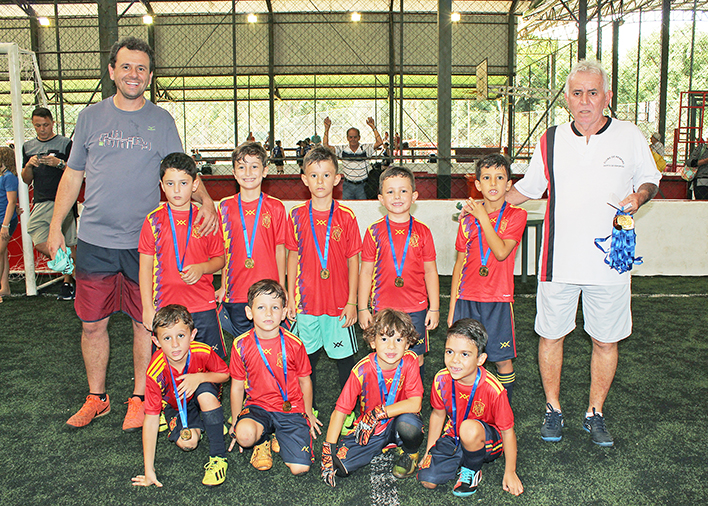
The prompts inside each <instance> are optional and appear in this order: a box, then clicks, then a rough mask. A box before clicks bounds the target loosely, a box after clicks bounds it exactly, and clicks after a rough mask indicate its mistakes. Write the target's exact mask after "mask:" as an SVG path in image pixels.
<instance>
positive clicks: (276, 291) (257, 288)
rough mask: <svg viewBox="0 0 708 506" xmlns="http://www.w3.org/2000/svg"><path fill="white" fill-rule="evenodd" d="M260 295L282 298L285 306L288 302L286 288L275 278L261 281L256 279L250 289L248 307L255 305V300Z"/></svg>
mask: <svg viewBox="0 0 708 506" xmlns="http://www.w3.org/2000/svg"><path fill="white" fill-rule="evenodd" d="M259 295H272V296H273V297H275V298H276V299H280V300H282V301H283V306H285V302H286V299H287V297H286V295H285V289H284V288H283V287H282V286H281V285H280V283H278V282H277V281H275V280H274V279H262V280H260V281H256V282H255V283H253V284H252V285H251V287H250V288H249V289H248V296H247V297H248V307H251V308H252V307H253V301H254V300H256V297H258V296H259Z"/></svg>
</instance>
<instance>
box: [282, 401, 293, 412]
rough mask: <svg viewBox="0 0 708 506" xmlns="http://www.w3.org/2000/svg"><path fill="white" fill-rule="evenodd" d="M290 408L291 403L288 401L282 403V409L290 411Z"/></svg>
mask: <svg viewBox="0 0 708 506" xmlns="http://www.w3.org/2000/svg"><path fill="white" fill-rule="evenodd" d="M291 409H293V405H292V404H290V401H285V402H284V403H283V411H290V410H291Z"/></svg>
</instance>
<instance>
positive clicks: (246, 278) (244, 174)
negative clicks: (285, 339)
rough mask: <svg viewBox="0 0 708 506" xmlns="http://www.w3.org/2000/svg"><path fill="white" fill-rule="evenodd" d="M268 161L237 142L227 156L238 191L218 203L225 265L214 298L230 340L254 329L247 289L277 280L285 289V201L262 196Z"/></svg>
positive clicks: (252, 146) (251, 145)
mask: <svg viewBox="0 0 708 506" xmlns="http://www.w3.org/2000/svg"><path fill="white" fill-rule="evenodd" d="M267 160H268V155H267V153H266V151H265V149H263V146H261V145H260V143H257V142H246V143H244V144H241V146H239V147H238V148H237V149H236V150H235V151H234V152H233V154H232V155H231V162H232V163H233V166H234V177H235V178H236V181H237V182H238V185H239V193H238V194H236V195H233V196H231V197H226V198H225V199H222V200H221V202H219V205H218V209H219V214H220V218H221V230H222V233H223V236H224V246H225V250H226V263H225V265H224V269H223V271H222V273H221V288H219V290H218V291H217V292H216V300H217V302H221V303H222V310H225V311H226V312H227V314H228V316H229V319H230V320H231V325H232V326H233V329H234V337H238V336H240V335H241V334H243V333H244V332H248V331H249V330H251V329H252V328H253V323H252V322H251V320H249V319H248V318H247V317H246V302H247V300H248V287H249V286H251V285H252V284H253V283H255V282H256V281H260V280H261V279H276V280H278V281H279V282H280V284H281V285H283V286H285V258H286V255H287V253H286V250H285V226H286V224H287V220H286V214H285V206H283V203H282V202H281V201H280V200H278V199H276V198H274V197H271V196H269V195H266V194H265V193H262V192H261V184H262V183H263V178H265V177H266V175H267V174H268V166H267V164H266V162H267Z"/></svg>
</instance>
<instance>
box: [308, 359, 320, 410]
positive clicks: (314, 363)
mask: <svg viewBox="0 0 708 506" xmlns="http://www.w3.org/2000/svg"><path fill="white" fill-rule="evenodd" d="M321 354H322V348H320V349H319V350H317V351H316V352H314V353H310V354H309V355H308V356H307V358H309V359H310V369H312V372H311V373H310V381H312V409H317V403H316V402H315V392H316V391H317V390H316V389H315V385H316V383H317V381H316V380H317V376H316V375H315V369H316V367H317V362H318V361H319V359H320V355H321Z"/></svg>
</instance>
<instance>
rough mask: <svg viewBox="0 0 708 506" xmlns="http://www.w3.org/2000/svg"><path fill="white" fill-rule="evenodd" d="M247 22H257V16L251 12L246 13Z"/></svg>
mask: <svg viewBox="0 0 708 506" xmlns="http://www.w3.org/2000/svg"><path fill="white" fill-rule="evenodd" d="M248 22H249V23H257V22H258V16H256V15H255V14H253V13H251V14H249V15H248Z"/></svg>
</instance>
